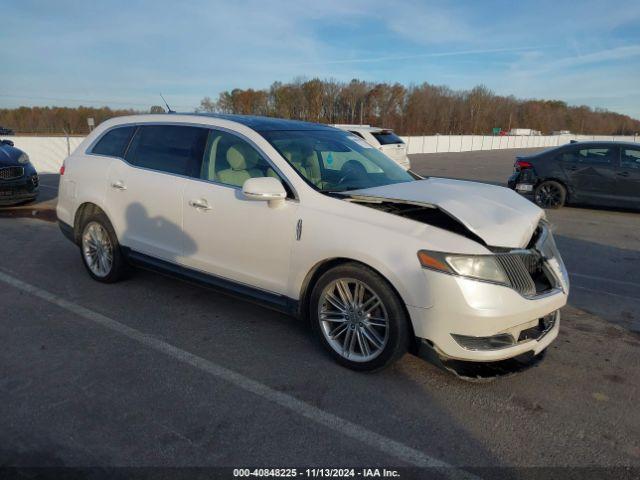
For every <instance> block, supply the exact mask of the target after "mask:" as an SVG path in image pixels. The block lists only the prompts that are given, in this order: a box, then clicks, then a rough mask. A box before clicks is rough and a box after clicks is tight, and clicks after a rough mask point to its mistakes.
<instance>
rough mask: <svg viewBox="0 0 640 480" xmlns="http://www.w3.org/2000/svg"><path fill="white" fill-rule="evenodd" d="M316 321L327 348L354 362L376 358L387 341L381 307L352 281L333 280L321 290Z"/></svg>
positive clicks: (361, 285)
mask: <svg viewBox="0 0 640 480" xmlns="http://www.w3.org/2000/svg"><path fill="white" fill-rule="evenodd" d="M318 320H319V322H320V326H321V328H322V333H323V334H324V337H325V339H326V340H327V342H328V343H329V345H331V348H333V349H334V350H335V351H336V352H337V353H338V354H340V355H341V356H342V357H344V358H346V359H348V360H351V361H354V362H367V361H369V360H372V359H374V358H376V357H377V356H378V355H380V353H381V352H382V351H383V350H384V348H385V346H386V345H387V342H388V340H389V316H388V315H387V310H386V308H385V306H384V304H383V303H382V301H381V300H380V298H379V297H378V295H376V293H375V292H374V291H373V290H372V289H371V288H369V287H368V286H367V285H366V284H365V283H363V282H361V281H360V280H356V279H353V278H340V279H338V280H334V281H333V282H331V283H330V284H329V285H327V286H326V287H325V288H324V290H323V291H322V294H321V295H320V301H319V302H318Z"/></svg>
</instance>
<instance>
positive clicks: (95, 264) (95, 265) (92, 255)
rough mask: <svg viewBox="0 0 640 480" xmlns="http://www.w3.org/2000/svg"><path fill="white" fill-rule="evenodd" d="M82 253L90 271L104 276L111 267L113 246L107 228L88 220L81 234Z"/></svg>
mask: <svg viewBox="0 0 640 480" xmlns="http://www.w3.org/2000/svg"><path fill="white" fill-rule="evenodd" d="M82 254H83V255H84V260H85V262H86V263H87V266H88V267H89V269H90V270H91V272H92V273H93V274H94V275H96V276H97V277H106V276H107V275H109V273H110V272H111V268H112V267H113V246H112V245H111V239H110V238H109V233H108V232H107V230H106V229H105V228H104V227H103V226H102V225H101V224H99V223H98V222H89V223H88V224H87V225H86V226H85V228H84V232H83V234H82Z"/></svg>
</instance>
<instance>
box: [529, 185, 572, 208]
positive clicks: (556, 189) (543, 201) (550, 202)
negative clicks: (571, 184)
mask: <svg viewBox="0 0 640 480" xmlns="http://www.w3.org/2000/svg"><path fill="white" fill-rule="evenodd" d="M533 196H534V200H535V202H536V205H538V206H539V207H541V208H554V209H555V208H560V207H562V206H563V205H564V204H565V202H566V201H567V189H566V188H564V185H562V184H561V183H559V182H556V181H555V180H545V181H544V182H542V183H541V184H540V185H538V186H537V187H536V189H535V191H534V193H533Z"/></svg>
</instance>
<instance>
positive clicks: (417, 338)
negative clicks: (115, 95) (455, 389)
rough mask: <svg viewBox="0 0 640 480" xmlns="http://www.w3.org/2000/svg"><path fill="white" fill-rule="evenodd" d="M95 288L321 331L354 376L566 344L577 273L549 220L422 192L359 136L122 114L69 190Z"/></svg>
mask: <svg viewBox="0 0 640 480" xmlns="http://www.w3.org/2000/svg"><path fill="white" fill-rule="evenodd" d="M57 214H58V219H59V223H60V228H61V230H62V232H63V233H64V234H65V235H66V236H67V237H68V238H69V239H70V240H71V241H73V242H74V243H75V244H77V245H78V246H79V247H80V252H81V258H82V261H83V262H84V265H85V266H86V269H87V271H88V273H89V275H91V277H93V278H94V279H95V280H98V281H101V282H105V283H110V282H115V281H117V280H119V279H121V278H123V276H124V275H126V273H127V271H128V269H129V267H130V266H132V265H135V266H139V267H143V268H148V269H153V270H157V271H161V272H164V273H170V274H173V275H175V276H178V277H182V278H184V279H188V280H190V281H192V282H197V283H200V284H203V285H206V286H210V287H213V288H216V289H219V290H223V291H226V292H228V293H231V294H232V295H235V296H241V297H244V298H247V299H249V300H252V301H257V302H259V303H262V304H265V305H268V306H271V307H274V308H276V309H279V310H282V311H284V312H287V313H289V314H294V315H297V316H300V317H302V318H306V319H309V321H310V323H311V325H312V328H313V330H314V331H315V333H316V334H317V337H318V339H319V341H320V342H321V344H322V345H323V346H324V347H325V348H326V350H327V351H328V352H329V353H330V354H331V355H333V357H334V358H335V359H336V360H337V361H338V362H340V363H341V364H343V365H345V366H347V367H350V368H353V369H356V370H374V369H379V368H382V367H385V366H387V365H389V364H390V363H392V362H393V361H394V360H396V359H398V358H399V357H400V356H401V355H403V354H404V353H405V352H407V351H412V352H416V351H418V352H419V351H420V350H421V348H428V349H429V352H431V353H433V352H436V353H437V354H438V355H439V356H440V357H441V358H444V359H447V360H451V359H454V360H463V361H476V362H491V361H498V360H504V359H510V358H512V357H519V358H520V357H521V356H523V355H526V356H528V357H531V358H535V357H534V355H537V354H539V353H540V352H542V351H543V350H544V349H545V348H546V347H547V346H548V345H549V344H550V343H551V342H552V341H553V340H554V339H555V338H556V336H557V334H558V329H559V324H560V313H559V310H560V308H561V307H562V306H564V305H565V303H566V301H567V295H568V290H569V283H568V276H567V272H566V270H565V267H564V265H563V262H562V259H561V257H560V255H559V253H558V251H557V249H556V246H555V244H554V240H553V237H552V235H551V232H550V229H549V226H548V224H547V222H546V221H545V216H544V212H543V210H541V209H539V208H538V207H537V206H535V205H534V204H532V203H530V202H529V201H528V200H526V199H523V198H521V197H520V196H519V195H518V194H516V193H514V192H512V191H511V190H509V189H507V188H502V187H496V186H492V185H485V184H480V183H473V182H466V181H458V180H446V179H438V178H426V179H423V178H420V177H417V176H416V175H415V174H411V173H410V172H407V171H405V170H404V169H403V168H402V167H400V166H399V165H398V164H396V163H395V162H393V161H392V160H391V159H389V158H388V157H387V156H385V155H383V154H382V153H381V152H380V151H378V150H377V149H375V148H372V147H371V146H370V145H368V144H367V143H366V142H363V141H362V139H360V138H359V137H355V136H354V135H353V134H351V133H349V132H345V131H342V130H339V129H336V128H332V127H328V126H325V125H318V124H312V123H306V122H297V121H289V120H280V119H273V118H263V117H252V116H235V115H195V114H193V115H192V114H188V115H182V114H165V115H140V116H130V117H119V118H115V119H112V120H109V121H106V122H104V123H103V124H101V125H100V126H99V127H98V128H96V129H95V130H94V131H93V132H92V133H91V134H90V135H89V136H88V137H87V138H86V139H85V140H84V141H83V142H82V144H81V145H80V146H79V147H78V148H77V150H76V151H75V152H74V153H73V154H72V155H71V156H69V157H68V158H67V159H66V160H65V162H64V165H63V167H62V168H61V176H60V193H59V201H58V207H57Z"/></svg>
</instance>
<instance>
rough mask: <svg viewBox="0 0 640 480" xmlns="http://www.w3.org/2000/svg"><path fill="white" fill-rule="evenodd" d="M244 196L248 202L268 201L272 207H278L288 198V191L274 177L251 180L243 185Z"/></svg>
mask: <svg viewBox="0 0 640 480" xmlns="http://www.w3.org/2000/svg"><path fill="white" fill-rule="evenodd" d="M242 194H243V195H244V197H245V198H246V199H248V200H262V201H268V202H269V203H270V205H271V206H276V205H278V204H280V203H281V202H283V201H284V199H285V198H287V191H286V190H285V189H284V187H283V186H282V183H281V182H280V180H278V179H277V178H273V177H256V178H250V179H249V180H247V181H245V182H244V184H243V185H242Z"/></svg>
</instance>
